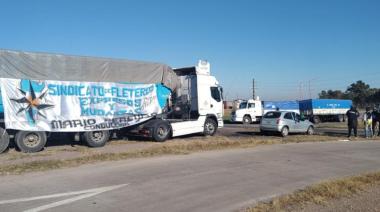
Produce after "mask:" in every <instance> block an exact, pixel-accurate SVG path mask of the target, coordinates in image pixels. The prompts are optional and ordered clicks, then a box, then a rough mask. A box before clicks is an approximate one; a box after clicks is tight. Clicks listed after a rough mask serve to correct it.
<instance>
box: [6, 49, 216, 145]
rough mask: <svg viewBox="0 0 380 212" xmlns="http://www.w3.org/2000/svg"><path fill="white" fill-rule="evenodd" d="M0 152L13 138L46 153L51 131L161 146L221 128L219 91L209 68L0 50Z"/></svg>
mask: <svg viewBox="0 0 380 212" xmlns="http://www.w3.org/2000/svg"><path fill="white" fill-rule="evenodd" d="M0 92H1V93H0V95H1V98H0V101H1V102H0V135H1V139H0V152H4V151H5V150H6V149H7V148H8V146H9V142H10V139H11V138H13V139H14V143H15V145H16V147H17V148H18V149H19V150H21V151H22V152H38V151H41V150H42V149H43V148H44V146H45V144H46V142H47V137H48V136H49V135H51V134H52V133H59V134H62V135H64V134H65V135H70V136H71V135H75V136H76V137H78V136H77V135H79V137H80V138H81V139H82V140H83V141H84V142H85V143H86V144H87V145H88V146H89V147H101V146H104V145H105V144H106V142H107V141H108V140H109V138H110V136H111V135H112V134H114V133H115V132H116V133H117V134H125V135H130V134H133V135H138V136H144V137H148V138H150V139H152V140H154V141H157V142H163V141H165V140H167V139H168V138H171V137H177V136H182V135H189V134H194V133H203V134H204V135H211V136H212V135H214V134H215V133H216V131H217V129H218V128H221V127H223V99H222V97H223V95H222V87H221V86H220V84H219V82H218V81H217V79H216V78H215V77H214V76H212V75H211V74H210V64H209V63H208V62H207V61H203V60H201V61H199V63H198V64H197V65H196V66H191V67H185V68H171V67H169V66H168V65H165V64H161V63H152V62H141V61H133V60H126V59H110V58H101V57H87V56H71V55H64V54H50V53H37V52H25V51H13V50H0Z"/></svg>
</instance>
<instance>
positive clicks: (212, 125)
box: [203, 118, 218, 136]
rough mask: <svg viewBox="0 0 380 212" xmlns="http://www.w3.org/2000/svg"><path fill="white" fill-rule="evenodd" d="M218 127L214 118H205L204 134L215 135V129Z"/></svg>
mask: <svg viewBox="0 0 380 212" xmlns="http://www.w3.org/2000/svg"><path fill="white" fill-rule="evenodd" d="M217 128H218V124H217V123H216V121H215V120H214V119H211V118H207V119H206V121H205V125H204V130H203V134H204V135H206V136H207V135H211V136H213V135H215V133H216V129H217Z"/></svg>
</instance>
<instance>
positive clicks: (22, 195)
mask: <svg viewBox="0 0 380 212" xmlns="http://www.w3.org/2000/svg"><path fill="white" fill-rule="evenodd" d="M379 153H380V142H361V141H356V142H331V143H298V144H282V145H268V146H260V147H257V148H248V149H234V150H224V151H210V152H203V153H195V154H190V155H180V156H165V157H156V158H146V159H134V160H127V161H118V162H104V163H98V164H93V165H85V166H81V167H77V168H68V169H61V170H54V171H48V172H40V173H30V174H25V175H21V176H3V177H1V178H0V179H1V180H0V191H1V192H0V211H24V210H29V211H40V210H47V211H169V212H170V211H234V210H236V209H239V208H242V207H245V206H248V205H251V204H254V203H255V202H257V201H260V200H265V199H268V198H271V197H274V196H277V195H280V194H283V193H288V192H290V191H293V190H295V189H298V188H302V187H304V186H306V185H309V184H312V183H316V182H318V181H321V180H324V179H326V178H333V177H342V176H347V175H353V174H360V173H363V172H368V171H374V170H380V154H379Z"/></svg>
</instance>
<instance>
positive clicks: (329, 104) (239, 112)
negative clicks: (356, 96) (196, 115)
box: [231, 99, 352, 124]
mask: <svg viewBox="0 0 380 212" xmlns="http://www.w3.org/2000/svg"><path fill="white" fill-rule="evenodd" d="M351 105H352V101H351V100H343V99H306V100H301V101H295V100H294V101H260V100H259V99H255V100H254V99H249V100H247V101H243V102H241V103H240V106H239V108H237V109H236V110H235V111H233V112H232V113H231V121H233V122H242V123H243V124H250V123H252V122H259V121H260V119H261V117H262V116H263V115H264V114H265V113H267V112H269V111H274V110H281V111H290V112H296V113H299V114H302V115H303V116H304V117H305V118H307V119H309V120H310V121H312V122H313V123H320V122H327V121H337V122H343V121H345V114H346V112H347V111H348V110H349V109H350V107H351Z"/></svg>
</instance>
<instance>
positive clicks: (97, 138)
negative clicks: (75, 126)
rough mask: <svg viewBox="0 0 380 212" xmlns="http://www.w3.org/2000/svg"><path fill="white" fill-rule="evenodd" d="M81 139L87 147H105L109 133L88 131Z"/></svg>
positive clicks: (105, 131) (106, 131)
mask: <svg viewBox="0 0 380 212" xmlns="http://www.w3.org/2000/svg"><path fill="white" fill-rule="evenodd" d="M82 136H83V139H84V141H85V142H86V144H87V146H89V147H102V146H104V145H106V143H107V141H108V139H109V137H110V131H108V130H100V131H90V132H85V133H83V135H82Z"/></svg>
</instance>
